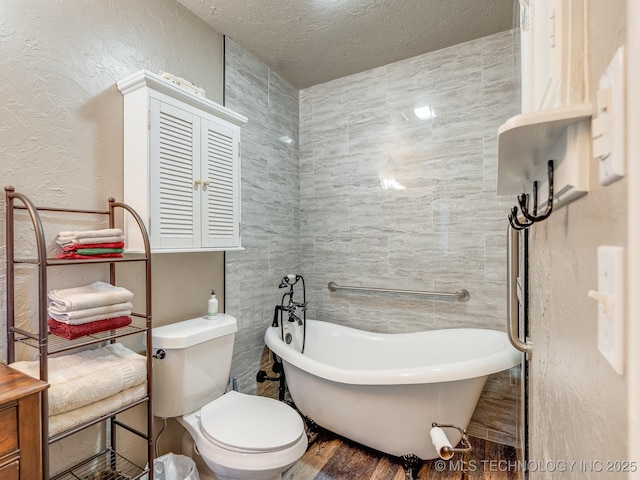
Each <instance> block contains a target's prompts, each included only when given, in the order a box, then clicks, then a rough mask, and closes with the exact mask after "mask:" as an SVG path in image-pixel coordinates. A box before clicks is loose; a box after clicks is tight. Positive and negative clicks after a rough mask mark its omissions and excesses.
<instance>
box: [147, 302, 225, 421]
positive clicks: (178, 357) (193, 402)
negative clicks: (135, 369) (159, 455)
mask: <svg viewBox="0 0 640 480" xmlns="http://www.w3.org/2000/svg"><path fill="white" fill-rule="evenodd" d="M237 330H238V325H237V321H236V319H235V317H233V316H231V315H226V314H218V315H216V316H215V317H214V319H213V320H209V319H208V318H207V317H198V318H192V319H191V320H185V321H182V322H177V323H172V324H170V325H164V326H162V327H157V328H153V329H152V331H151V338H152V340H151V341H152V347H153V353H154V355H155V354H157V351H158V350H160V349H161V350H164V352H165V356H164V358H162V359H160V358H154V359H153V414H154V415H155V416H156V417H163V418H165V417H179V416H182V415H185V414H187V413H191V412H194V411H196V410H198V409H200V408H201V407H202V406H204V405H206V404H207V403H209V402H211V401H212V400H214V399H216V398H218V397H219V396H221V395H223V394H224V392H225V390H226V388H227V383H228V381H229V373H230V371H231V357H232V356H233V340H234V338H235V333H236V331H237Z"/></svg>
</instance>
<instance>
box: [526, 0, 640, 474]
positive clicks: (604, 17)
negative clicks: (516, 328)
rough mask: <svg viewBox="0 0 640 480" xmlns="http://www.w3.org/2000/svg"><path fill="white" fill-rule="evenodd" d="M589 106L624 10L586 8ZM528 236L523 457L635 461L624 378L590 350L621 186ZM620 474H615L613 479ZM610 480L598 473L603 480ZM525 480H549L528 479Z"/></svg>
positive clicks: (619, 224) (622, 206)
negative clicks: (600, 270) (601, 268)
mask: <svg viewBox="0 0 640 480" xmlns="http://www.w3.org/2000/svg"><path fill="white" fill-rule="evenodd" d="M588 7H589V14H588V29H587V31H588V37H589V46H590V49H591V51H590V55H589V61H590V71H589V83H590V87H591V91H590V98H595V89H596V88H597V85H598V80H599V78H600V76H601V75H602V72H603V71H604V69H605V68H606V66H607V65H608V63H609V61H610V59H611V57H612V56H613V53H614V52H615V51H616V50H617V48H618V47H619V46H620V45H622V44H623V43H624V36H625V28H626V17H625V2H624V1H623V0H616V1H614V2H609V1H605V0H594V1H592V2H588ZM585 161H589V162H590V165H591V175H592V177H591V178H592V179H593V180H592V182H591V190H590V191H589V194H588V195H586V196H585V197H583V198H581V199H579V200H577V201H576V202H574V203H572V204H570V205H569V206H567V207H566V208H562V209H560V210H558V211H557V212H554V213H553V214H552V215H551V217H550V218H549V219H548V220H547V221H545V222H542V223H540V224H536V225H535V226H534V227H532V228H531V231H532V233H533V234H532V238H531V257H530V259H531V263H530V265H531V330H532V332H531V333H532V340H533V344H534V353H533V355H532V362H531V376H530V378H531V383H530V398H531V404H530V415H531V420H530V429H531V430H530V448H531V450H530V458H531V460H539V461H560V460H569V461H572V460H577V461H581V460H585V461H588V462H589V461H590V462H593V461H594V460H600V461H602V462H606V461H607V460H636V461H637V460H638V459H636V458H626V445H627V440H626V438H627V414H626V407H627V403H626V390H627V386H626V378H625V377H624V376H622V377H621V376H619V375H618V374H616V373H615V372H614V371H613V369H612V368H611V367H610V366H609V364H608V363H607V361H606V360H605V359H604V357H602V355H601V354H600V353H599V352H598V349H597V303H596V302H594V301H593V300H591V299H590V298H589V297H588V296H587V292H588V291H589V290H591V289H595V288H596V287H597V257H596V249H597V247H598V246H599V245H618V246H625V245H626V234H627V224H626V214H627V213H626V212H627V203H626V197H627V181H626V179H623V180H621V181H619V182H616V183H614V184H612V185H610V186H608V187H602V186H600V185H599V184H598V181H597V176H598V170H597V168H598V165H597V161H596V160H593V159H585ZM577 470H579V467H578V468H576V471H574V472H566V473H565V474H563V475H562V478H603V475H604V474H603V473H601V472H597V471H596V472H590V473H588V472H580V471H577ZM623 476H625V475H624V474H620V477H623ZM609 477H613V478H615V477H616V475H615V474H607V478H609ZM531 478H535V479H539V478H549V479H551V478H558V477H557V473H555V474H554V473H550V472H540V471H538V472H532V474H531Z"/></svg>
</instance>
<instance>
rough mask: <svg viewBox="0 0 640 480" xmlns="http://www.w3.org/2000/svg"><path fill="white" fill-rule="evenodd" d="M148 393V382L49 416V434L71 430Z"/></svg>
mask: <svg viewBox="0 0 640 480" xmlns="http://www.w3.org/2000/svg"><path fill="white" fill-rule="evenodd" d="M146 394H147V385H146V383H141V384H139V385H136V386H135V387H131V388H128V389H126V390H124V391H122V392H119V393H117V394H115V395H111V396H110V397H107V398H103V399H101V400H98V401H97V402H94V403H90V404H89V405H84V406H82V407H79V408H76V409H74V410H70V411H68V412H64V413H60V414H58V415H52V416H50V417H49V436H53V435H57V434H58V433H60V432H64V431H66V430H70V429H72V428H73V427H76V426H78V425H81V424H83V423H86V422H89V421H91V420H93V419H95V418H98V417H101V416H102V415H106V414H108V413H110V412H113V411H115V410H118V409H120V408H122V407H126V406H127V405H131V404H132V403H134V402H137V401H138V400H140V399H141V398H144V396H145V395H146Z"/></svg>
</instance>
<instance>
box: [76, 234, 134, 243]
mask: <svg viewBox="0 0 640 480" xmlns="http://www.w3.org/2000/svg"><path fill="white" fill-rule="evenodd" d="M124 240H125V238H124V235H113V236H111V237H94V238H91V237H89V238H79V239H78V241H76V242H70V243H68V244H67V245H74V244H78V245H90V244H95V243H117V242H124Z"/></svg>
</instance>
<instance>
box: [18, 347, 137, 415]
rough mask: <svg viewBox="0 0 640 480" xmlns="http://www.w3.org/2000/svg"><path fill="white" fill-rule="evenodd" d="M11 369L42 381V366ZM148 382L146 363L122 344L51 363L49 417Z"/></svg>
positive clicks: (28, 363)
mask: <svg viewBox="0 0 640 480" xmlns="http://www.w3.org/2000/svg"><path fill="white" fill-rule="evenodd" d="M11 367H13V368H15V369H16V370H20V371H21V372H23V373H26V374H27V375H31V376H32V377H36V378H37V377H39V362H37V361H24V362H15V363H12V364H11ZM146 378H147V359H146V357H143V356H142V355H138V354H137V353H134V352H132V351H131V350H129V349H128V348H126V347H125V346H124V345H122V344H120V343H113V344H110V345H107V346H106V347H99V348H95V349H93V350H85V351H82V352H78V353H74V354H71V355H63V356H60V357H52V358H50V359H49V379H48V382H49V385H50V387H49V390H48V391H49V415H57V414H60V413H64V412H68V411H70V410H74V409H77V408H79V407H82V406H84V405H89V404H91V403H94V402H97V401H99V400H101V399H103V398H107V397H110V396H112V395H115V394H116V393H119V392H121V391H123V390H127V389H129V388H131V387H134V386H136V385H139V384H141V383H143V382H145V381H146Z"/></svg>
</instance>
